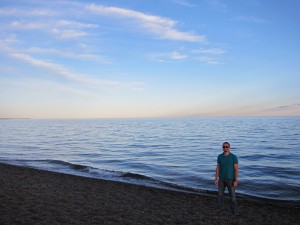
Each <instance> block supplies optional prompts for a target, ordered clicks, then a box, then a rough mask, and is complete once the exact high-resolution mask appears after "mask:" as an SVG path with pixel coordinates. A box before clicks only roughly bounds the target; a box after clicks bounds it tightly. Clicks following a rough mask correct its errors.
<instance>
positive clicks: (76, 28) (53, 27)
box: [6, 19, 98, 39]
mask: <svg viewBox="0 0 300 225" xmlns="http://www.w3.org/2000/svg"><path fill="white" fill-rule="evenodd" d="M96 27H98V25H96V24H89V23H79V22H75V21H67V20H56V19H51V21H42V22H36V21H33V22H31V21H16V20H15V21H12V22H11V23H9V24H7V25H6V28H7V29H10V30H40V31H44V32H47V33H50V34H53V35H54V36H56V37H59V38H62V39H76V38H79V37H83V36H87V35H89V33H88V32H86V31H84V29H89V28H96Z"/></svg>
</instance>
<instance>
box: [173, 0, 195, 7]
mask: <svg viewBox="0 0 300 225" xmlns="http://www.w3.org/2000/svg"><path fill="white" fill-rule="evenodd" d="M174 2H175V3H177V4H179V5H183V6H187V7H196V5H195V4H192V3H190V2H189V1H187V0H174Z"/></svg>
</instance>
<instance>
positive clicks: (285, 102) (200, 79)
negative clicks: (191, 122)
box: [0, 0, 300, 118]
mask: <svg viewBox="0 0 300 225" xmlns="http://www.w3.org/2000/svg"><path fill="white" fill-rule="evenodd" d="M299 22H300V2H299V1H298V0H288V1H281V0H238V1H237V0H232V1H221V0H160V1H159V0H157V1H155V0H109V1H105V0H103V1H71V0H59V1H58V0H52V1H50V0H49V1H39V0H27V1H23V0H18V1H16V0H2V1H1V2H0V27H1V29H0V118H1V117H10V118H14V117H29V118H117V117H121V118H124V117H171V116H262V115H263V116H265V115H266V116H281V115H300V88H299V85H300V63H299V62H300V44H299V40H300V29H299Z"/></svg>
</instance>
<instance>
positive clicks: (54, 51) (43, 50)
mask: <svg viewBox="0 0 300 225" xmlns="http://www.w3.org/2000/svg"><path fill="white" fill-rule="evenodd" d="M27 52H30V53H40V54H47V55H55V56H60V57H66V58H71V59H78V60H88V61H96V62H99V63H111V61H110V60H109V59H108V58H106V57H105V56H101V55H97V54H90V53H85V54H82V53H78V52H75V51H67V50H58V49H53V48H38V47H31V48H29V49H28V50H27Z"/></svg>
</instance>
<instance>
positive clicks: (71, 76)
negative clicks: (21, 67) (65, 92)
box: [9, 52, 142, 91]
mask: <svg viewBox="0 0 300 225" xmlns="http://www.w3.org/2000/svg"><path fill="white" fill-rule="evenodd" d="M9 54H10V55H11V56H12V57H14V58H17V59H19V60H22V61H24V62H26V63H28V64H30V65H33V66H36V67H40V68H45V69H47V70H49V71H52V72H54V73H56V74H58V75H60V76H62V77H64V78H66V79H68V80H70V81H73V82H79V83H82V84H86V85H89V86H91V87H97V88H110V89H111V88H112V89H126V90H135V91H136V90H141V89H142V88H141V85H142V83H140V82H127V83H125V82H118V81H111V80H104V79H98V78H89V77H87V76H82V75H79V74H77V73H76V72H73V71H71V70H69V69H67V68H66V67H64V66H62V65H59V64H55V63H52V62H47V61H43V60H40V59H36V58H33V57H31V56H30V55H27V54H23V53H16V52H10V53H9Z"/></svg>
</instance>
